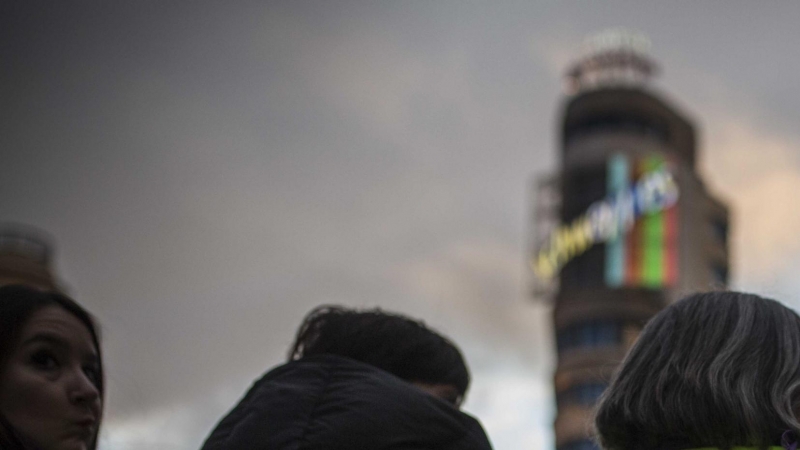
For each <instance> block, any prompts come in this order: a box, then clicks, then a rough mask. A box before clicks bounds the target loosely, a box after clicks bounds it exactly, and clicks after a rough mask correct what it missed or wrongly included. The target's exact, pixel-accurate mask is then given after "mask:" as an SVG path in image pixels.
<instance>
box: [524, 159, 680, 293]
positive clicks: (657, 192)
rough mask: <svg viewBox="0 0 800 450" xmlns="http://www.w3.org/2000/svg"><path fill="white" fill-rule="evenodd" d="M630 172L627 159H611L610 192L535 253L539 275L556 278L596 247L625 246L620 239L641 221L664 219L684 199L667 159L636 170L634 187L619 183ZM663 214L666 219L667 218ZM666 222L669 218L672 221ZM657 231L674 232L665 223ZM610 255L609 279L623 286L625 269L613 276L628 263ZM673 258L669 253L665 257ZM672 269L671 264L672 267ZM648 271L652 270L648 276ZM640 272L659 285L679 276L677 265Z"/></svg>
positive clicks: (647, 281)
mask: <svg viewBox="0 0 800 450" xmlns="http://www.w3.org/2000/svg"><path fill="white" fill-rule="evenodd" d="M630 172H631V170H630V169H629V167H628V165H627V160H626V159H625V158H624V157H622V156H616V157H614V158H612V159H611V160H610V161H609V180H610V184H609V188H610V189H609V194H608V195H607V196H606V198H605V199H603V200H600V201H597V202H595V203H593V204H592V205H591V206H590V207H589V208H588V209H587V210H586V212H585V213H584V214H582V215H581V216H579V217H578V218H576V219H575V220H573V221H572V222H571V223H569V224H566V225H562V226H560V227H559V228H557V229H556V230H555V231H554V232H553V233H552V234H551V235H550V236H548V238H547V239H546V240H545V241H544V242H543V243H542V245H541V246H540V247H539V248H538V249H537V250H536V251H535V253H534V256H533V258H532V260H531V267H532V269H533V271H534V273H535V274H536V276H537V277H539V278H540V279H542V280H550V279H552V278H553V277H555V276H556V275H557V274H558V273H559V271H560V270H561V269H562V268H563V267H564V265H566V264H567V263H568V262H569V261H571V260H572V259H574V258H575V257H577V256H579V255H581V254H582V253H584V252H586V251H587V250H588V249H589V248H590V247H592V246H593V245H595V244H598V243H608V244H609V245H612V244H613V245H616V246H621V245H623V244H624V243H623V242H621V241H622V240H623V238H624V236H625V235H626V233H629V232H630V231H631V230H632V229H633V228H634V227H635V225H636V223H637V219H640V218H643V219H646V218H648V217H650V218H654V219H659V220H661V217H660V216H659V214H660V213H662V212H664V211H667V210H669V209H670V208H671V207H672V206H673V205H675V204H676V203H677V201H678V196H679V192H678V185H677V184H676V182H675V179H674V177H673V174H672V172H671V171H670V170H669V168H668V166H667V164H665V163H664V162H663V161H662V160H660V159H656V158H652V159H650V160H645V161H644V162H643V163H642V164H640V165H639V166H638V169H637V170H635V171H634V172H638V175H639V176H638V180H637V181H636V182H635V183H627V182H623V183H622V184H620V181H621V180H626V179H628V178H630V177H629V176H628V174H630ZM615 174H617V175H615ZM619 174H622V175H619ZM620 177H621V178H620ZM614 178H616V185H617V187H616V188H613V189H612V184H613V183H612V182H611V180H612V179H614ZM661 215H662V216H663V214H661ZM667 219H670V218H669V217H667ZM651 222H652V221H651ZM662 222H664V220H662ZM666 222H674V220H667V221H666ZM668 225H669V224H668ZM656 228H657V229H659V230H662V235H663V230H667V231H669V228H670V227H669V226H666V227H665V226H663V224H662V225H661V226H660V227H656ZM652 235H653V233H649V234H648V238H651V237H652ZM651 241H652V239H651ZM656 241H657V242H653V243H652V244H654V245H659V246H660V245H662V242H664V239H663V236H662V239H661V240H660V241H658V240H656ZM647 245H650V244H647ZM651 246H652V245H651ZM608 253H609V256H610V257H614V258H613V259H614V260H609V258H608V257H607V261H606V266H607V267H606V281H607V282H608V283H609V284H612V285H621V284H624V283H625V276H626V275H625V268H621V269H620V271H621V272H620V274H619V275H614V272H615V271H614V267H613V266H616V265H623V264H625V263H624V261H623V260H620V258H621V256H620V253H619V252H613V251H609V252H608ZM638 253H642V252H638ZM651 253H652V252H651ZM664 254H665V252H663V251H661V252H660V253H659V255H660V256H659V257H661V258H662V259H663V258H664V256H663V255H664ZM615 255H616V256H615ZM669 256H670V255H667V256H666V257H669ZM651 259H652V258H651ZM672 259H674V258H672ZM620 261H623V262H620ZM644 263H647V261H645V262H644ZM628 265H630V264H628ZM651 265H652V264H651ZM667 266H670V263H668V264H667ZM647 270H649V271H650V272H647ZM658 270H660V272H659V271H658ZM631 271H633V272H637V270H629V271H628V272H631ZM638 273H639V274H640V275H641V274H644V275H645V277H644V278H642V280H641V282H642V283H643V284H651V285H655V284H659V283H663V282H664V280H665V278H664V276H663V274H665V273H666V274H668V275H669V276H670V277H671V276H674V267H673V268H669V267H668V268H667V269H663V268H661V269H660V268H659V267H656V268H655V270H654V269H653V268H649V269H648V268H645V269H639V270H638ZM648 273H655V274H656V275H658V276H659V277H661V278H659V279H657V280H656V279H655V278H654V277H653V276H650V278H647V276H646V275H647V274H648ZM670 274H673V275H670ZM627 277H628V280H629V281H630V275H627ZM615 280H616V281H615Z"/></svg>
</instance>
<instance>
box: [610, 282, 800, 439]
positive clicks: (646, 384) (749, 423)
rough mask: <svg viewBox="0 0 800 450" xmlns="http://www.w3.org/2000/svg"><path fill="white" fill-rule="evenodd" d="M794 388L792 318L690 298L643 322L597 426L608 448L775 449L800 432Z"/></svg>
mask: <svg viewBox="0 0 800 450" xmlns="http://www.w3.org/2000/svg"><path fill="white" fill-rule="evenodd" d="M798 387H800V317H798V315H797V314H796V313H795V312H793V311H792V310H790V309H789V308H787V307H785V306H783V305H781V304H780V303H778V302H776V301H774V300H769V299H765V298H761V297H759V296H757V295H752V294H743V293H738V292H710V293H703V294H694V295H691V296H689V297H687V298H685V299H683V300H681V301H679V302H676V303H674V304H672V305H670V306H669V307H667V308H666V309H664V310H663V311H661V312H660V313H659V314H657V315H656V316H655V317H654V318H653V319H652V320H651V321H650V322H649V323H648V324H647V326H646V327H645V328H644V330H643V331H642V334H641V335H640V336H639V339H638V341H637V343H636V344H635V345H634V346H633V348H632V349H631V351H630V352H629V353H628V356H627V357H626V358H625V361H624V362H623V364H622V366H621V367H620V369H619V371H618V372H617V374H616V376H615V377H614V380H612V382H611V386H610V387H609V388H608V390H607V391H606V393H605V394H604V396H603V398H602V399H601V400H600V404H599V405H598V408H597V414H596V417H595V425H596V428H597V432H598V437H599V440H600V443H601V445H602V446H603V447H604V448H606V449H609V450H629V449H643V448H648V449H650V448H652V449H658V448H693V447H694V448H697V447H719V448H729V447H733V446H736V445H750V446H753V445H754V446H760V447H761V446H768V445H778V444H780V440H781V435H782V434H783V433H784V432H785V431H787V430H791V431H793V432H795V433H796V434H798V432H800V423H798V421H797V417H796V411H798V404H799V402H798V400H800V396H799V395H798V394H799V393H800V392H799V391H798ZM798 435H800V434H798Z"/></svg>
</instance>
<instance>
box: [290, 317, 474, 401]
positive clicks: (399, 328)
mask: <svg viewBox="0 0 800 450" xmlns="http://www.w3.org/2000/svg"><path fill="white" fill-rule="evenodd" d="M320 354H333V355H339V356H346V357H348V358H352V359H355V360H358V361H361V362H364V363H367V364H370V365H373V366H375V367H377V368H379V369H382V370H385V371H387V372H389V373H391V374H393V375H395V376H397V377H399V378H402V379H403V380H406V381H419V382H423V383H433V384H437V383H442V384H452V385H454V386H455V387H456V388H458V390H459V393H460V394H461V395H462V396H463V395H464V393H465V392H466V391H467V387H468V386H469V371H468V370H467V365H466V363H465V362H464V358H463V356H461V352H460V351H459V350H458V347H456V346H455V344H453V343H452V342H451V341H450V340H449V339H447V338H445V337H444V336H442V335H440V334H438V333H436V332H435V331H433V330H431V329H430V328H428V327H426V326H425V324H424V323H423V322H421V321H417V320H413V319H410V318H408V317H405V316H402V315H399V314H393V313H387V312H384V311H381V310H380V309H373V310H366V311H356V310H352V309H347V308H344V307H340V306H329V305H323V306H319V307H317V308H315V309H313V310H312V311H311V312H309V313H308V315H306V317H305V319H304V320H303V323H302V324H301V325H300V328H299V329H298V331H297V337H296V338H295V341H294V344H293V345H292V347H291V349H290V351H289V360H296V359H300V358H303V357H305V356H312V355H320Z"/></svg>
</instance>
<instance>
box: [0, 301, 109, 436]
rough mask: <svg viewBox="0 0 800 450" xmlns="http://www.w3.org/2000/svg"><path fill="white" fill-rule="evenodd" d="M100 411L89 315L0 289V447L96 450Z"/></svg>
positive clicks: (98, 366) (99, 376)
mask: <svg viewBox="0 0 800 450" xmlns="http://www.w3.org/2000/svg"><path fill="white" fill-rule="evenodd" d="M102 406H103V364H102V359H101V355H100V346H99V342H98V336H97V331H96V329H95V325H94V321H93V320H92V317H91V316H90V315H89V313H87V312H86V310H84V309H83V308H82V307H81V306H80V305H78V304H77V303H76V302H75V301H73V300H72V299H70V298H68V297H66V296H64V295H62V294H58V293H53V292H44V291H39V290H36V289H33V288H29V287H25V286H4V287H0V421H1V422H0V428H4V430H0V447H3V440H6V441H13V442H16V443H17V445H18V446H20V447H22V448H28V446H30V447H31V448H35V449H37V450H93V449H95V448H96V445H97V433H98V431H99V425H100V420H101V414H102ZM5 445H8V446H11V445H12V444H10V443H6V444H5ZM3 448H5V447H3Z"/></svg>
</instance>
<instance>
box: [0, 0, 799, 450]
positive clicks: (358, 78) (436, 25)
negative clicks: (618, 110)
mask: <svg viewBox="0 0 800 450" xmlns="http://www.w3.org/2000/svg"><path fill="white" fill-rule="evenodd" d="M17 3H19V4H17ZM799 19H800V4H799V3H797V2H790V1H780V2H778V1H776V2H736V1H721V0H720V1H714V2H712V1H704V2H684V1H674V2H651V4H650V5H649V6H644V5H642V4H641V2H633V1H631V2H588V1H560V2H557V3H556V2H551V3H543V2H535V1H524V2H512V1H502V2H488V1H435V2H434V1H393V2H389V1H383V2H378V1H373V2H366V1H365V2H345V1H336V2H332V1H318V2H310V1H296V0H295V1H285V2H278V1H273V2H238V1H226V2H214V3H207V2H194V1H192V2H189V1H185V2H157V1H136V2H133V1H131V2H127V3H126V4H123V3H122V2H96V3H95V4H89V3H81V4H75V3H72V2H49V3H48V4H44V3H41V4H38V3H35V2H11V1H3V2H2V3H0V61H1V62H0V167H1V168H2V170H1V173H2V176H0V221H15V222H24V223H28V224H32V225H35V226H37V227H40V228H43V229H45V230H47V231H48V232H49V233H51V234H52V235H53V237H54V238H55V242H56V245H57V258H56V261H55V269H56V271H57V273H58V275H59V276H60V278H61V279H62V280H63V281H64V282H65V284H66V285H67V286H68V288H69V291H70V292H71V294H73V295H74V296H75V297H76V298H77V299H78V300H79V301H80V302H82V303H83V304H84V305H86V306H87V307H88V308H89V309H90V310H91V311H93V312H94V313H95V314H96V315H97V316H98V318H99V319H100V321H101V323H102V327H103V335H104V351H105V357H106V368H107V376H108V397H107V408H106V420H105V423H104V432H103V438H102V446H101V448H102V450H134V449H135V450H138V449H143V448H153V449H165V450H173V449H174V450H189V449H196V448H197V447H198V446H199V445H200V443H201V442H202V440H203V439H204V438H205V437H206V435H207V433H208V432H209V430H210V429H211V427H212V426H213V425H214V423H215V422H216V421H217V420H218V419H219V418H220V417H221V416H222V415H223V414H224V413H225V412H226V411H227V410H228V409H229V408H230V407H231V406H232V405H233V404H234V403H235V402H236V400H237V399H238V398H239V397H240V396H241V394H242V393H243V392H244V390H245V389H246V388H247V387H248V386H249V384H250V383H251V381H252V380H253V379H254V378H256V377H257V376H259V375H260V374H261V373H262V372H264V371H265V370H266V369H268V368H269V367H272V366H274V365H277V364H280V363H281V362H282V361H283V359H284V358H285V351H286V348H287V346H288V345H289V343H290V342H291V339H292V336H293V333H294V331H295V328H296V326H297V325H298V324H299V322H300V320H301V319H302V317H303V315H304V314H305V313H306V312H307V311H308V310H309V309H311V308H312V307H313V306H315V305H317V304H320V303H342V304H346V305H352V306H364V307H367V306H381V307H384V308H387V309H392V310H396V311H401V312H404V313H407V314H409V315H412V316H415V317H420V318H423V319H425V320H426V322H427V323H428V324H430V325H432V326H433V327H435V328H437V329H439V330H441V331H442V332H444V333H445V334H448V335H450V336H451V337H452V338H453V339H454V340H456V341H457V342H458V343H460V344H461V345H462V347H463V349H464V352H465V354H466V357H467V359H468V362H469V363H470V364H471V367H472V371H473V379H474V382H473V386H472V389H471V392H470V394H469V396H468V400H467V403H466V407H465V409H466V410H467V411H469V412H470V413H472V414H474V415H476V416H477V417H478V418H479V419H481V420H482V421H483V423H484V425H485V427H486V429H487V431H488V433H489V435H490V438H491V439H492V441H493V443H494V444H495V447H496V448H497V449H501V450H502V449H520V448H531V449H538V448H549V447H550V446H552V441H553V439H552V434H551V430H550V427H551V424H552V420H553V406H552V404H553V395H552V393H551V392H550V382H551V379H552V370H553V350H552V348H551V347H552V340H551V337H550V334H551V333H552V330H551V327H550V324H549V315H550V310H549V309H548V308H547V307H546V306H542V305H537V304H533V303H532V302H531V301H530V300H529V299H528V298H527V297H526V293H525V289H526V274H525V250H526V249H525V246H526V240H527V235H526V233H527V232H528V223H527V221H528V217H529V206H528V204H529V200H530V199H529V196H528V189H529V184H530V182H531V179H532V177H533V176H534V175H535V174H542V173H547V172H550V171H553V170H554V169H555V168H556V167H555V161H556V158H555V157H556V151H557V148H556V135H555V132H554V131H555V129H556V127H557V120H558V114H559V108H560V107H561V104H562V101H563V97H562V93H561V75H562V74H563V72H564V70H565V68H566V67H567V66H568V64H569V63H570V62H571V61H572V60H574V59H575V57H577V56H578V54H579V51H580V47H581V43H582V41H583V40H584V38H586V37H587V36H589V35H592V34H595V33H597V32H599V31H601V30H603V29H605V28H608V27H616V26H624V27H628V28H632V29H635V30H639V31H641V32H644V33H645V34H647V35H648V36H649V37H650V39H651V40H652V42H653V47H652V52H651V53H652V55H653V56H654V58H655V59H656V60H657V61H658V62H659V63H660V65H661V67H662V69H663V74H662V76H660V77H659V78H658V79H657V80H656V81H655V83H654V86H653V89H655V90H657V91H659V92H661V93H663V94H664V95H665V96H667V97H668V98H669V100H670V101H671V102H672V103H674V104H675V105H676V106H677V107H678V108H680V109H681V110H682V111H683V112H685V113H686V114H687V115H688V116H689V117H691V118H692V119H693V120H695V121H696V123H697V125H698V129H699V133H700V139H699V142H700V145H701V148H700V152H701V155H700V166H701V169H700V170H701V172H702V174H703V175H704V176H705V179H706V181H707V183H708V185H709V187H710V189H711V190H712V191H713V192H715V193H717V194H718V195H720V196H721V197H722V198H723V199H725V200H726V201H728V202H729V204H730V205H731V207H732V212H733V220H734V225H733V247H732V254H733V269H732V275H733V284H734V287H735V288H739V289H745V290H750V291H756V292H758V293H761V294H764V295H768V296H774V297H777V298H778V299H780V300H782V301H784V302H785V303H787V304H789V305H790V306H792V307H795V308H796V307H798V306H800V299H798V292H800V281H798V279H797V275H796V274H797V273H800V233H798V232H797V230H798V229H800V210H798V208H797V205H796V197H797V193H798V192H800V131H798V127H797V124H798V123H800V93H798V87H797V84H798V81H797V80H798V75H799V74H800V58H797V46H798V45H799V44H800V31H799V28H798V27H797V22H798V20H799Z"/></svg>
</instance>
